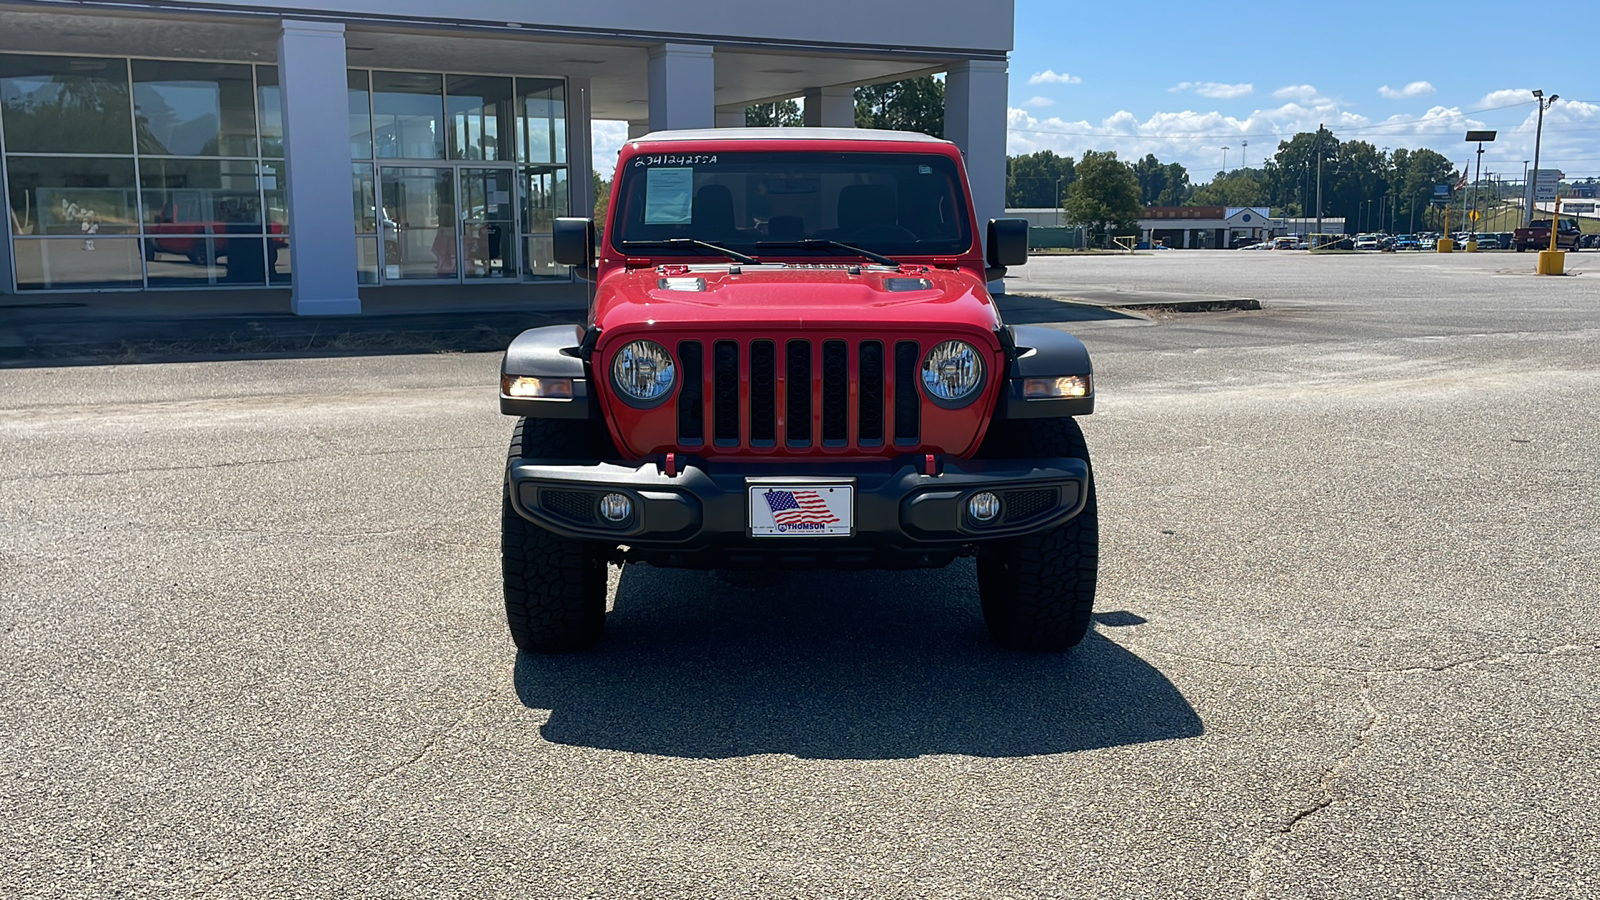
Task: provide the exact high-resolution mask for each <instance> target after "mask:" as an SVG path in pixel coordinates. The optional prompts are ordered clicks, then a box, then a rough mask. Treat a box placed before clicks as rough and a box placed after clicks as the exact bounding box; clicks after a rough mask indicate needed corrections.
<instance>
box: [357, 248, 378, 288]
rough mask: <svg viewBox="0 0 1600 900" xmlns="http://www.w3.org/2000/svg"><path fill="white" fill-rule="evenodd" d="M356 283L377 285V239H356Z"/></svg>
mask: <svg viewBox="0 0 1600 900" xmlns="http://www.w3.org/2000/svg"><path fill="white" fill-rule="evenodd" d="M356 283H357V284H377V283H378V239H377V238H375V237H364V238H356Z"/></svg>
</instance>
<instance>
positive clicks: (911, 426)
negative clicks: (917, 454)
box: [894, 341, 922, 444]
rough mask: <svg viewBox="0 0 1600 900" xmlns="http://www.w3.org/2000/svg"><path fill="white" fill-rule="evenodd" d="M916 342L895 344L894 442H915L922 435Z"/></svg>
mask: <svg viewBox="0 0 1600 900" xmlns="http://www.w3.org/2000/svg"><path fill="white" fill-rule="evenodd" d="M917 356H918V351H917V342H916V341H901V342H900V343H898V344H895V345H894V442H895V443H896V444H915V443H917V441H918V440H919V439H920V438H921V430H922V420H921V416H922V397H921V394H920V392H919V390H918V388H917V370H918V368H920V367H919V365H918V363H919V360H918V359H917Z"/></svg>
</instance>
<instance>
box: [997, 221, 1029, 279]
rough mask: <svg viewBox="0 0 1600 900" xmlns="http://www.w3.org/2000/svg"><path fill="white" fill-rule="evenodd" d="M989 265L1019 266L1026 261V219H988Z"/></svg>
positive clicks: (1000, 266) (1001, 266)
mask: <svg viewBox="0 0 1600 900" xmlns="http://www.w3.org/2000/svg"><path fill="white" fill-rule="evenodd" d="M987 249H988V262H989V265H990V266H991V267H995V268H1004V267H1006V266H1020V265H1022V264H1023V263H1026V262H1027V261H1028V220H1027V219H990V220H989V240H988V244H987Z"/></svg>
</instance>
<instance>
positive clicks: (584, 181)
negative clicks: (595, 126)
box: [567, 78, 616, 216]
mask: <svg viewBox="0 0 1600 900" xmlns="http://www.w3.org/2000/svg"><path fill="white" fill-rule="evenodd" d="M591 92H592V88H591V87H590V85H589V79H587V78H569V79H567V203H568V209H569V212H568V213H567V215H569V216H588V215H593V210H594V176H593V175H592V174H591V173H592V172H593V171H594V148H593V144H592V139H591V137H590V133H589V127H590V121H589V118H590V112H591V97H590V94H591ZM611 163H612V165H611V168H615V167H616V160H612V161H611ZM605 175H606V176H607V177H610V175H611V171H610V169H607V170H606V172H605Z"/></svg>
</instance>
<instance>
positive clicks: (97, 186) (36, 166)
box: [6, 156, 139, 234]
mask: <svg viewBox="0 0 1600 900" xmlns="http://www.w3.org/2000/svg"><path fill="white" fill-rule="evenodd" d="M6 169H7V174H8V175H9V176H10V177H9V178H8V180H7V188H8V194H9V199H10V203H11V215H12V220H11V222H12V229H13V232H14V233H16V234H133V233H136V232H137V231H138V228H139V218H138V213H137V203H138V200H137V193H136V192H135V190H134V184H133V160H132V159H70V158H64V157H38V156H11V157H7V158H6Z"/></svg>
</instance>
